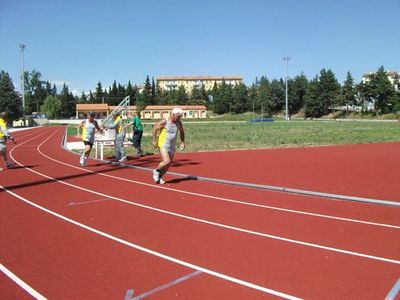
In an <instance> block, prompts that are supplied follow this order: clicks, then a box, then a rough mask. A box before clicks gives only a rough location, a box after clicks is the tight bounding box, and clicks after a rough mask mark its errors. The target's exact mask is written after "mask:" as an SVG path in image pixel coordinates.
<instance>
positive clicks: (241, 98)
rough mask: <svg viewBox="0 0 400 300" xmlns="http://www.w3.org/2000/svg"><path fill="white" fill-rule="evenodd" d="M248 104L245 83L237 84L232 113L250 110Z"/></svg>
mask: <svg viewBox="0 0 400 300" xmlns="http://www.w3.org/2000/svg"><path fill="white" fill-rule="evenodd" d="M248 102H249V97H248V91H247V87H246V86H245V85H244V84H243V83H239V84H236V85H235V86H234V87H233V90H232V112H234V113H236V114H240V113H244V112H245V111H247V109H248V106H249V104H248Z"/></svg>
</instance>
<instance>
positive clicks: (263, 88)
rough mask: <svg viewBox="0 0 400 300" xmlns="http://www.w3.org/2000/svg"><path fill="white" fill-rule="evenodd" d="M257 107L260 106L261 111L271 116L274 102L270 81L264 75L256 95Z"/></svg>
mask: <svg viewBox="0 0 400 300" xmlns="http://www.w3.org/2000/svg"><path fill="white" fill-rule="evenodd" d="M255 105H256V107H260V110H261V113H262V114H266V115H267V116H271V114H272V112H273V109H274V103H273V102H272V97H271V90H270V83H269V80H268V78H267V77H264V76H262V77H261V79H260V82H259V87H258V90H257V96H256V103H255Z"/></svg>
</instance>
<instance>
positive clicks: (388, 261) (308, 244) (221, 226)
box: [17, 139, 400, 265]
mask: <svg viewBox="0 0 400 300" xmlns="http://www.w3.org/2000/svg"><path fill="white" fill-rule="evenodd" d="M46 140H47V139H46ZM46 140H45V141H46ZM45 141H43V143H44V142H45ZM43 143H42V144H43ZM42 144H40V145H39V146H38V148H37V149H38V151H39V152H40V149H39V148H40V146H41V145H42ZM17 163H18V162H17ZM28 170H29V171H31V172H33V173H35V174H38V175H40V176H42V177H45V178H47V179H50V180H52V181H55V182H58V183H61V184H64V185H66V186H69V187H73V188H75V189H78V190H81V191H85V192H89V193H92V194H95V195H98V196H100V197H105V198H111V199H114V200H117V201H120V202H123V203H126V204H129V205H134V206H137V207H141V208H145V209H149V210H152V211H157V212H160V213H164V214H167V215H171V216H175V217H179V218H183V219H186V220H191V221H194V222H199V223H203V224H208V225H212V226H216V227H220V228H224V229H230V230H233V231H238V232H243V233H248V234H251V235H256V236H261V237H266V238H270V239H274V240H279V241H284V242H288V243H293V244H297V245H302V246H307V247H312V248H317V249H323V250H328V251H333V252H338V253H342V254H347V255H353V256H358V257H363V258H367V259H372V260H377V261H383V262H387V263H393V264H399V265H400V261H399V260H395V259H390V258H385V257H380V256H374V255H368V254H364V253H359V252H355V251H349V250H344V249H339V248H334V247H328V246H323V245H320V244H314V243H308V242H303V241H299V240H294V239H289V238H283V237H281V236H276V235H272V234H266V233H261V232H257V231H252V230H247V229H243V228H239V227H234V226H230V225H225V224H221V223H217V222H212V221H208V220H204V219H200V218H194V217H190V216H187V215H183V214H179V213H175V212H172V211H168V210H164V209H160V208H156V207H152V206H148V205H144V204H140V203H137V202H132V201H128V200H126V199H122V198H119V197H114V196H111V195H107V194H103V193H100V192H96V191H94V190H90V189H86V188H83V187H81V186H78V185H74V184H71V183H68V182H65V181H61V180H58V179H56V178H54V177H50V176H47V175H45V174H43V173H40V172H38V171H35V170H32V169H28Z"/></svg>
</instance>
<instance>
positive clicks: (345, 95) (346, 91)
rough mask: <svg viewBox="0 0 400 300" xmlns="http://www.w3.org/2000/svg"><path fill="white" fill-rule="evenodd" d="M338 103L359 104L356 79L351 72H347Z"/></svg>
mask: <svg viewBox="0 0 400 300" xmlns="http://www.w3.org/2000/svg"><path fill="white" fill-rule="evenodd" d="M338 99H339V101H338V103H337V104H338V105H346V106H347V107H348V106H354V105H357V99H356V89H355V87H354V79H353V77H352V76H351V73H350V72H347V76H346V80H345V81H344V83H343V86H342V88H341V93H340V97H339V98H338Z"/></svg>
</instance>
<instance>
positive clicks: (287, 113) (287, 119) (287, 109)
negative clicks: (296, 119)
mask: <svg viewBox="0 0 400 300" xmlns="http://www.w3.org/2000/svg"><path fill="white" fill-rule="evenodd" d="M290 59H291V58H290V57H289V56H286V57H284V58H283V60H284V61H285V62H286V79H285V85H286V98H285V99H286V101H285V102H286V121H289V112H288V111H289V105H288V101H289V99H288V86H287V84H288V63H289V60H290Z"/></svg>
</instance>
